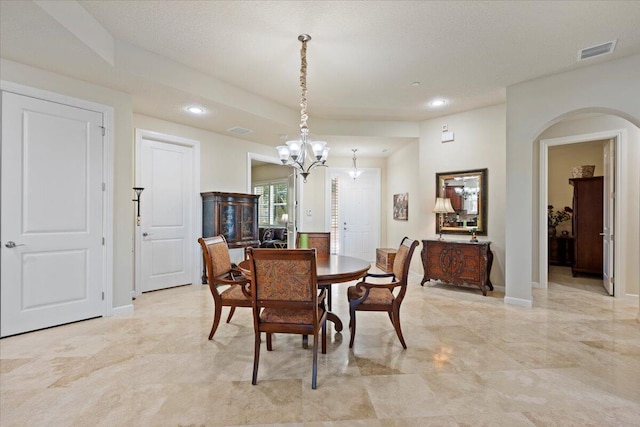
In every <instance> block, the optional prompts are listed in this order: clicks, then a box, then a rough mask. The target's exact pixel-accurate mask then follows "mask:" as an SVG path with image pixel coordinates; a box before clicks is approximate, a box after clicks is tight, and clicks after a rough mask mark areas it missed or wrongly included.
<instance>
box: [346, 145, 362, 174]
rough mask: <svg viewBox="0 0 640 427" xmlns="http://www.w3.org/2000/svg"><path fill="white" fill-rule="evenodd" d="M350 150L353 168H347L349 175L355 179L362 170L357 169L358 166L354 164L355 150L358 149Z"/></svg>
mask: <svg viewBox="0 0 640 427" xmlns="http://www.w3.org/2000/svg"><path fill="white" fill-rule="evenodd" d="M351 151H353V168H352V169H351V170H349V176H350V177H351V178H353V180H354V181H355V180H356V178H357V177H359V176H360V175H361V174H362V171H361V170H358V167H357V166H356V151H358V149H357V148H352V149H351Z"/></svg>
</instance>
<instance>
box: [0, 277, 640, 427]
mask: <svg viewBox="0 0 640 427" xmlns="http://www.w3.org/2000/svg"><path fill="white" fill-rule="evenodd" d="M552 277H554V276H553V275H552ZM558 281H561V280H558ZM419 282H420V279H419V278H418V277H412V278H411V284H410V288H409V291H408V295H407V299H406V300H405V302H404V304H403V308H402V316H403V319H402V324H403V329H404V334H405V339H406V341H407V344H408V347H409V348H408V349H407V350H404V351H403V349H402V347H401V346H400V344H399V342H398V340H397V338H396V336H395V334H394V332H393V329H392V327H391V325H390V322H389V320H388V318H387V316H386V315H385V314H381V313H359V314H358V335H357V336H356V342H355V346H354V349H353V350H350V349H349V348H348V338H349V336H348V332H346V331H343V333H342V334H336V333H335V331H334V330H333V328H331V332H332V333H331V341H330V344H329V348H328V354H327V355H319V367H318V389H317V390H312V389H311V351H310V350H305V349H303V348H302V346H301V342H300V338H299V337H296V336H286V335H278V336H276V338H275V339H274V351H273V352H267V351H263V352H262V357H261V360H260V371H259V376H258V385H256V386H252V385H251V371H252V360H253V329H252V320H251V312H250V310H249V309H238V310H237V312H236V315H235V316H234V318H233V320H232V321H231V323H230V324H222V325H221V326H220V327H219V329H218V332H217V333H216V336H215V337H214V340H213V341H208V340H207V335H208V332H209V327H210V322H211V310H212V300H211V296H210V294H209V290H208V288H207V287H206V286H200V285H196V286H186V287H180V288H174V289H168V290H164V291H157V292H152V293H148V294H144V295H142V296H140V297H139V298H138V299H137V300H136V301H135V303H134V305H135V312H134V313H133V314H130V315H123V316H117V317H111V318H100V319H93V320H88V321H84V322H79V323H75V324H71V325H66V326H61V327H57V328H52V329H49V330H43V331H38V332H32V333H29V334H24V335H20V336H15V337H9V338H5V339H2V340H0V392H1V393H0V417H1V418H0V424H1V425H2V426H3V427H5V426H194V427H195V426H225V425H261V426H267V425H270V426H273V425H287V426H363V427H364V426H367V427H368V426H533V425H536V426H638V425H640V323H638V321H637V320H636V316H637V315H638V301H637V300H635V301H630V300H618V299H613V298H610V297H607V296H604V295H602V294H598V293H596V292H590V291H586V290H584V289H580V288H578V287H572V286H568V285H562V284H555V283H552V284H551V285H550V287H549V289H548V290H540V289H536V290H534V301H535V304H534V305H535V306H534V307H533V308H531V309H527V308H521V307H514V306H508V305H504V304H503V297H504V294H502V293H500V292H497V291H494V292H490V293H489V295H488V296H487V297H483V296H482V295H481V293H480V291H479V290H474V289H463V288H456V287H450V286H444V285H438V284H436V285H433V286H425V287H421V286H420V285H419ZM346 286H347V284H342V285H338V286H335V288H334V310H335V311H336V312H337V313H338V314H339V315H340V316H341V318H342V319H343V321H345V322H347V321H348V310H347V304H346V301H345V294H346ZM226 313H227V311H226V309H225V310H224V311H223V316H226Z"/></svg>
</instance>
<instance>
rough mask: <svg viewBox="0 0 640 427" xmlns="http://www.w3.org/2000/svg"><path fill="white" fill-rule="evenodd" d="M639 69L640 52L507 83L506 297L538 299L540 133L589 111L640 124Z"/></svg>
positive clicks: (521, 300)
mask: <svg viewBox="0 0 640 427" xmlns="http://www.w3.org/2000/svg"><path fill="white" fill-rule="evenodd" d="M638 70H640V55H633V56H629V57H626V58H623V59H619V60H615V61H609V62H602V63H597V64H595V65H593V66H591V67H585V68H580V69H577V70H573V71H569V72H566V73H562V74H557V75H553V76H549V77H544V78H540V79H536V80H532V81H528V82H525V83H520V84H517V85H513V86H509V87H508V88H507V111H506V113H507V115H506V118H507V163H506V164H507V170H506V172H507V175H506V183H507V186H506V189H507V212H506V218H507V220H506V225H507V229H506V271H505V272H506V284H507V285H506V296H505V302H507V303H511V304H518V305H524V306H531V305H532V304H533V299H532V292H531V287H532V281H533V270H534V269H535V270H537V269H538V266H537V261H536V265H535V266H534V265H533V264H534V262H533V260H534V257H535V259H536V260H537V256H536V252H537V249H535V248H536V247H537V246H534V243H533V242H534V240H536V236H537V235H536V232H537V231H536V230H537V222H538V218H537V216H536V215H534V212H535V210H534V209H535V206H534V201H537V198H538V194H537V193H538V192H537V180H538V177H537V175H538V172H537V152H538V149H539V146H538V145H539V143H538V142H537V140H538V138H539V136H540V134H541V133H542V132H543V131H544V130H546V129H547V128H549V127H550V126H551V125H553V124H555V123H557V122H559V121H561V120H562V119H563V118H565V117H568V116H570V115H572V114H579V113H589V112H597V113H608V114H614V115H617V116H620V117H623V118H625V119H628V120H629V121H631V122H632V123H634V124H635V125H636V126H637V125H639V124H640V102H638V100H639V99H640V78H638ZM636 189H637V187H636ZM636 191H637V190H636ZM636 220H637V217H636ZM635 261H636V262H637V258H636V260H635ZM635 279H636V280H637V277H636V278H635Z"/></svg>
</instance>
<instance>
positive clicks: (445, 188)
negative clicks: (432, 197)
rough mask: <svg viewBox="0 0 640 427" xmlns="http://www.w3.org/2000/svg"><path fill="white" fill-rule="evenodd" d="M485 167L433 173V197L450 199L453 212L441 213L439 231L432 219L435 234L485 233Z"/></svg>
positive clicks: (486, 201) (438, 223)
mask: <svg viewBox="0 0 640 427" xmlns="http://www.w3.org/2000/svg"><path fill="white" fill-rule="evenodd" d="M487 186H488V183H487V169H475V170H468V171H460V172H439V173H436V197H445V198H448V199H449V200H450V201H451V207H453V210H454V212H451V213H446V214H438V215H444V220H443V221H442V224H443V225H442V230H440V228H441V227H440V221H436V233H441V232H442V233H445V234H447V233H449V234H469V233H470V232H471V230H472V229H473V228H475V229H476V234H478V235H481V236H486V235H487V204H488V199H487Z"/></svg>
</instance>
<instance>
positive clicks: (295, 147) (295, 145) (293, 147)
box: [286, 139, 302, 159]
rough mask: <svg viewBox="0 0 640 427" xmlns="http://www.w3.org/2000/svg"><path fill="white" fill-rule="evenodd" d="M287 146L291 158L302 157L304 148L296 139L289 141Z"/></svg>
mask: <svg viewBox="0 0 640 427" xmlns="http://www.w3.org/2000/svg"><path fill="white" fill-rule="evenodd" d="M286 144H287V147H289V152H290V154H291V157H292V158H294V159H296V158H298V156H299V155H300V150H301V148H302V143H301V142H300V141H298V140H297V139H296V140H293V141H287V142H286Z"/></svg>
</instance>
